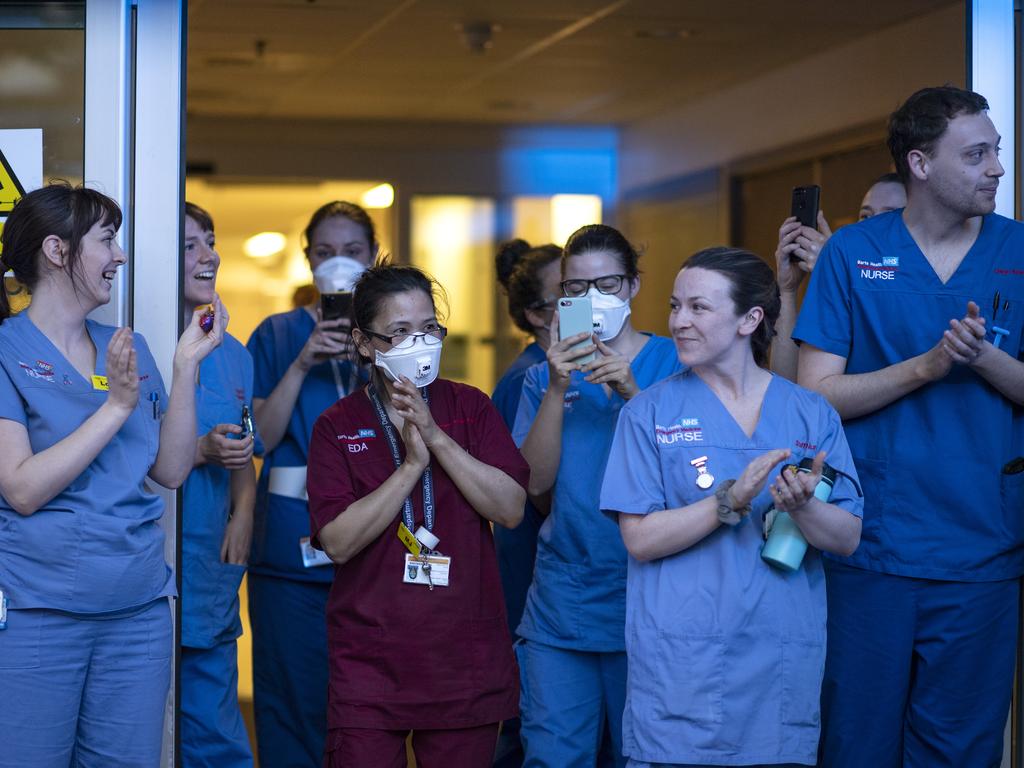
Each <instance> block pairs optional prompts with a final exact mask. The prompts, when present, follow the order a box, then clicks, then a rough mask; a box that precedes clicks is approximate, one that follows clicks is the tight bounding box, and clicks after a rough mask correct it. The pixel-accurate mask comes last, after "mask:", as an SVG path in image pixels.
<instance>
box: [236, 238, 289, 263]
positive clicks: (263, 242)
mask: <svg viewBox="0 0 1024 768" xmlns="http://www.w3.org/2000/svg"><path fill="white" fill-rule="evenodd" d="M287 244H288V238H287V237H285V236H284V235H283V234H282V233H280V232H260V233H259V234H258V235H253V236H252V237H250V238H249V239H248V240H246V241H245V244H244V245H243V246H242V251H243V252H244V253H245V255H246V256H248V257H249V258H251V259H268V258H270V257H271V256H273V255H274V254H276V253H280V252H281V251H283V250H284V247H285V246H286V245H287Z"/></svg>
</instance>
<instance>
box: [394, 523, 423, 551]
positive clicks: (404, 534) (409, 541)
mask: <svg viewBox="0 0 1024 768" xmlns="http://www.w3.org/2000/svg"><path fill="white" fill-rule="evenodd" d="M398 538H399V539H400V540H401V542H402V543H403V544H405V548H406V549H408V550H409V551H410V552H412V554H413V557H419V554H420V543H419V542H418V541H416V537H415V536H413V535H412V531H410V530H409V529H408V528H407V527H406V525H405V523H399V524H398Z"/></svg>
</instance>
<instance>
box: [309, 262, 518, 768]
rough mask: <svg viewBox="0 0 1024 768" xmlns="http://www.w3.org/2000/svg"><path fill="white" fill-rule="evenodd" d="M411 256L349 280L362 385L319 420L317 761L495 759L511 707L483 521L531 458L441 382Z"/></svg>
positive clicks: (501, 609)
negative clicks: (321, 722)
mask: <svg viewBox="0 0 1024 768" xmlns="http://www.w3.org/2000/svg"><path fill="white" fill-rule="evenodd" d="M434 295H435V284H434V283H433V281H431V280H430V278H428V277H427V276H426V275H424V274H423V273H422V272H420V271H419V270H418V269H416V268H415V267H409V266H395V265H388V264H383V265H378V266H375V267H372V268H370V269H369V270H367V271H366V272H365V273H363V275H362V276H361V277H360V278H359V281H358V282H357V284H356V287H355V293H354V297H353V322H354V327H353V330H352V337H353V341H354V342H355V345H356V348H357V349H358V351H359V354H360V356H361V357H362V358H363V359H364V360H366V361H368V362H370V363H371V364H372V366H373V368H372V373H371V376H370V382H369V383H368V385H367V386H366V387H365V388H364V389H361V390H360V391H358V392H355V393H353V394H351V395H349V396H348V397H346V398H344V399H343V400H341V401H340V402H338V403H336V404H335V405H333V406H331V407H330V408H329V409H328V410H327V411H325V412H324V413H323V415H321V416H320V418H319V419H317V422H316V424H315V426H314V428H313V436H312V440H311V442H310V449H309V476H308V488H309V508H310V526H311V530H312V532H313V543H314V545H315V546H317V547H320V548H322V549H323V550H324V551H325V552H326V553H327V555H328V556H329V557H330V559H331V560H332V561H333V562H334V563H335V579H334V584H333V586H332V588H331V595H330V599H329V601H328V605H327V625H328V630H327V631H328V648H329V657H330V661H329V666H330V689H329V690H330V692H329V705H328V737H327V748H326V755H325V760H324V765H325V766H328V767H334V768H341V767H342V766H344V767H345V768H359V767H360V766H373V768H378V767H389V766H395V768H399V767H401V768H404V766H405V764H406V756H405V739H406V736H407V734H408V732H409V731H412V732H413V738H412V747H413V751H414V752H415V753H416V757H417V760H418V761H419V764H420V765H425V766H431V765H459V766H467V767H469V768H473V767H474V766H480V768H483V767H484V766H489V765H490V764H491V760H492V758H493V755H494V746H495V740H496V739H497V735H498V723H499V722H500V721H502V720H505V719H507V718H509V717H512V716H514V715H515V714H516V708H517V707H516V705H517V698H518V697H517V693H518V689H517V671H516V666H515V661H514V659H513V655H512V650H511V639H510V636H509V631H508V626H507V624H506V619H505V605H504V601H503V600H502V595H501V583H500V580H499V577H498V565H497V560H496V558H495V554H494V540H493V538H492V535H491V525H490V524H491V523H496V524H498V525H501V526H505V527H507V528H511V527H514V526H515V525H517V524H518V523H519V521H520V520H521V519H522V516H523V504H524V502H525V501H526V492H525V490H524V489H525V486H526V482H527V477H528V474H529V469H528V467H527V465H526V462H525V461H523V459H522V457H521V456H520V455H519V452H518V451H517V450H516V447H515V445H514V444H513V442H512V438H511V436H510V435H509V433H508V429H507V428H506V427H505V425H504V424H503V423H502V421H501V416H500V415H499V414H498V412H497V410H496V409H495V408H494V405H493V404H492V403H491V401H490V400H489V399H488V398H487V396H486V395H484V394H483V393H482V392H480V391H479V390H476V389H474V388H472V387H469V386H466V385H464V384H456V383H455V382H451V381H447V380H445V379H438V378H437V374H438V366H439V364H440V360H441V350H442V345H443V340H444V337H445V335H446V330H445V328H444V327H443V326H442V325H440V323H439V322H438V318H437V312H436V308H435V302H434Z"/></svg>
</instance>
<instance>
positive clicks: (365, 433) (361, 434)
mask: <svg viewBox="0 0 1024 768" xmlns="http://www.w3.org/2000/svg"><path fill="white" fill-rule="evenodd" d="M376 436H377V433H376V432H374V431H373V430H372V429H360V430H359V437H361V438H363V437H376Z"/></svg>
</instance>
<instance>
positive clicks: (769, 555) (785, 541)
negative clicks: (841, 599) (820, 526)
mask: <svg viewBox="0 0 1024 768" xmlns="http://www.w3.org/2000/svg"><path fill="white" fill-rule="evenodd" d="M813 465H814V460H813V459H810V458H806V459H801V461H800V465H799V466H798V467H796V469H797V471H798V472H810V471H811V467H812V466H813ZM789 466H790V467H792V466H793V465H792V464H790V465H789ZM787 469H789V467H787ZM835 484H836V471H835V470H834V469H833V468H832V467H830V466H829V465H828V464H825V465H824V466H823V467H822V468H821V480H819V481H818V485H817V487H816V488H815V489H814V496H815V498H817V499H820V500H821V501H828V499H829V497H830V496H831V495H832V486H834V485H835ZM772 513H774V515H773V514H772ZM772 517H774V520H772ZM765 520H766V521H768V522H770V523H771V527H770V528H768V529H767V530H766V531H765V533H766V536H767V541H765V544H764V547H762V548H761V559H762V560H764V561H765V562H766V563H768V564H769V565H772V566H774V567H776V568H778V569H779V570H782V571H787V572H789V573H792V572H793V571H795V570H797V569H798V568H799V567H800V563H802V562H803V560H804V554H805V553H806V552H807V539H805V538H804V535H803V534H802V533H800V528H799V527H798V526H797V524H796V523H795V522H794V521H793V518H791V517H790V516H789V513H788V512H779V511H778V510H776V509H775V505H772V506H771V507H769V508H768V511H767V512H766V513H765Z"/></svg>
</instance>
